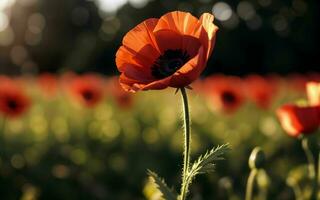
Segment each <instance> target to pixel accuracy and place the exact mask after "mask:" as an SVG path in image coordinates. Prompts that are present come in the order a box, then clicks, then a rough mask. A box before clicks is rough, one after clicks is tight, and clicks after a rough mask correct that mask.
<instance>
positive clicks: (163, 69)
mask: <svg viewBox="0 0 320 200" xmlns="http://www.w3.org/2000/svg"><path fill="white" fill-rule="evenodd" d="M189 59H190V55H189V54H188V53H187V52H186V51H184V50H182V49H175V50H172V49H169V50H166V51H165V52H164V53H163V54H162V55H161V56H159V58H158V59H157V60H156V61H155V62H154V64H153V66H152V67H151V73H152V76H153V77H154V78H156V79H163V78H165V77H168V76H170V75H172V74H174V73H175V72H176V71H177V70H178V69H180V68H181V67H182V66H183V65H184V64H185V63H187V62H188V60H189Z"/></svg>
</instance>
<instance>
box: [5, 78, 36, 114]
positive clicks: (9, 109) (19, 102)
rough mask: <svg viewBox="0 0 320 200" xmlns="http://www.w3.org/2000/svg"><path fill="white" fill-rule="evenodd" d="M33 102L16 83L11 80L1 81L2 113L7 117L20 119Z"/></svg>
mask: <svg viewBox="0 0 320 200" xmlns="http://www.w3.org/2000/svg"><path fill="white" fill-rule="evenodd" d="M30 105H31V102H30V99H29V97H28V96H27V95H26V94H25V92H24V91H23V89H22V88H20V87H19V86H18V85H17V84H16V83H15V82H14V81H12V80H10V79H2V80H0V112H1V113H2V114H3V115H5V116H6V117H11V118H14V117H19V116H21V115H22V114H24V113H25V112H26V111H27V110H28V109H29V107H30Z"/></svg>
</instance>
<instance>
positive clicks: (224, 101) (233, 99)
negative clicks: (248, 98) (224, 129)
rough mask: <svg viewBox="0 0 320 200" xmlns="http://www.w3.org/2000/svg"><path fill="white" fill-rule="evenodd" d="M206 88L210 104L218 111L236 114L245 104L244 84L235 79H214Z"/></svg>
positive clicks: (211, 79)
mask: <svg viewBox="0 0 320 200" xmlns="http://www.w3.org/2000/svg"><path fill="white" fill-rule="evenodd" d="M207 84H209V86H207V87H206V91H207V92H206V93H207V94H208V95H209V99H210V102H211V104H212V106H213V107H214V108H217V110H221V111H224V112H226V113H233V112H235V111H236V110H237V109H238V108H239V107H240V106H241V105H242V104H243V102H244V95H243V91H242V82H241V80H240V79H238V78H235V77H222V76H218V77H212V78H210V80H209V83H207Z"/></svg>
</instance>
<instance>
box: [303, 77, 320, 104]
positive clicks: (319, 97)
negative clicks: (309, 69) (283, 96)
mask: <svg viewBox="0 0 320 200" xmlns="http://www.w3.org/2000/svg"><path fill="white" fill-rule="evenodd" d="M306 88H307V96H308V101H309V103H310V105H320V83H317V82H308V83H307V85H306Z"/></svg>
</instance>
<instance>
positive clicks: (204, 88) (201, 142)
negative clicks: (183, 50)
mask: <svg viewBox="0 0 320 200" xmlns="http://www.w3.org/2000/svg"><path fill="white" fill-rule="evenodd" d="M315 80H319V74H308V75H303V76H302V75H297V74H293V75H288V76H286V77H280V76H276V75H269V76H258V75H248V76H245V77H233V76H225V75H213V76H208V77H206V78H203V79H199V80H196V81H195V82H194V83H193V84H192V85H191V86H190V89H187V94H188V96H189V105H190V113H191V122H192V124H191V126H192V142H191V149H192V153H191V158H193V159H194V158H196V157H198V156H199V155H201V154H203V152H205V151H206V149H208V148H210V147H211V146H218V145H222V144H225V143H228V144H229V146H230V150H229V151H227V153H225V154H224V155H223V157H224V160H219V161H217V163H215V164H216V165H215V169H214V172H211V173H209V174H207V175H200V176H198V177H197V178H196V179H195V180H194V183H193V185H192V186H191V187H190V193H189V196H188V198H190V199H213V198H215V199H244V197H245V195H246V187H247V179H248V176H249V174H250V169H252V165H254V166H255V165H257V167H258V169H259V170H258V173H257V176H256V181H254V186H253V191H252V195H253V198H254V199H309V198H310V196H311V193H312V190H313V189H312V181H311V180H310V177H309V173H308V167H307V164H308V162H307V157H306V156H305V153H304V151H303V148H302V147H301V139H299V133H302V132H305V134H306V135H307V134H308V135H307V137H308V139H309V147H310V151H311V152H312V154H313V157H314V159H315V160H318V158H317V157H318V156H317V155H318V153H319V143H318V139H319V134H318V130H317V128H318V126H319V110H316V111H315V112H316V116H315V117H318V118H315V119H313V118H312V117H313V112H314V110H312V109H311V108H313V107H310V106H309V107H306V106H307V105H308V104H309V103H308V98H309V99H312V100H313V101H315V102H313V105H315V104H316V103H317V99H316V98H318V101H319V89H317V88H319V84H318V85H317V84H316V82H312V81H315ZM309 82H311V83H313V85H312V86H311V88H313V89H311V90H310V89H309V90H310V91H312V92H310V91H309V95H307V94H308V93H307V91H306V88H305V87H306V84H307V83H309ZM0 83H1V84H0V91H1V93H0V94H1V95H0V112H1V131H0V133H1V134H0V135H1V146H0V147H1V148H0V150H1V162H0V186H1V187H0V193H1V199H115V200H116V199H130V200H131V199H149V200H154V199H160V197H161V195H160V193H159V191H158V190H157V187H156V186H155V183H154V182H153V181H152V178H148V175H147V169H150V170H155V171H157V173H158V175H159V176H161V177H166V182H167V184H168V185H169V187H171V185H179V184H180V178H181V175H180V171H181V167H182V166H181V164H179V163H181V160H182V156H181V152H182V151H183V142H182V140H181V138H182V136H183V134H182V132H183V128H182V114H181V113H182V111H181V104H182V103H181V101H180V98H178V97H179V94H178V93H175V92H176V91H175V89H166V90H161V91H149V92H141V93H136V94H131V93H126V92H124V91H123V90H122V89H121V87H120V85H119V83H118V78H117V77H104V76H101V75H97V74H86V75H77V74H74V73H65V74H61V75H60V76H57V75H52V74H43V75H40V76H38V77H28V76H23V77H16V78H9V77H5V76H2V77H1V78H0ZM309 85H310V84H309ZM191 88H192V89H191ZM317 92H318V93H317ZM310 94H311V96H312V95H313V97H311V98H310ZM315 95H318V96H315ZM308 96H309V97H308ZM288 103H290V105H291V107H293V108H291V107H290V105H286V106H287V107H289V108H286V107H285V106H283V105H284V104H288ZM314 103H315V104H314ZM300 107H301V108H308V109H309V110H306V111H305V110H301V111H300V110H299V111H296V110H297V109H298V108H300ZM314 107H315V108H317V106H314ZM281 111H282V112H285V113H286V114H288V113H289V114H288V115H289V117H281V114H279V113H281ZM277 113H278V114H277ZM297 113H298V114H297ZM290 117H293V118H295V117H296V119H292V124H291V126H290V125H289V126H290V127H289V129H286V128H285V127H286V125H284V126H281V125H282V123H281V122H282V120H284V121H285V120H288V121H289V122H287V123H290V119H291V118H290ZM287 118H289V119H287ZM312 121H316V122H315V124H316V125H314V124H312V123H313V122H312ZM284 124H286V123H284ZM316 126H317V127H316ZM303 128H305V130H302V129H303ZM293 129H294V130H293ZM292 130H293V132H292ZM294 131H296V132H294ZM255 147H260V151H262V152H263V153H264V156H262V157H263V159H262V160H263V161H261V163H260V159H261V158H260V157H261V155H260V153H261V152H260V153H259V154H257V155H259V156H257V157H256V158H254V159H253V161H254V164H252V162H253V161H252V158H251V164H250V165H249V164H248V160H249V156H250V154H251V152H252V150H253V149H254V148H255ZM258 161H259V162H258ZM255 162H256V163H255ZM316 173H318V172H316ZM174 189H175V190H178V189H179V188H178V187H175V188H174Z"/></svg>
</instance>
